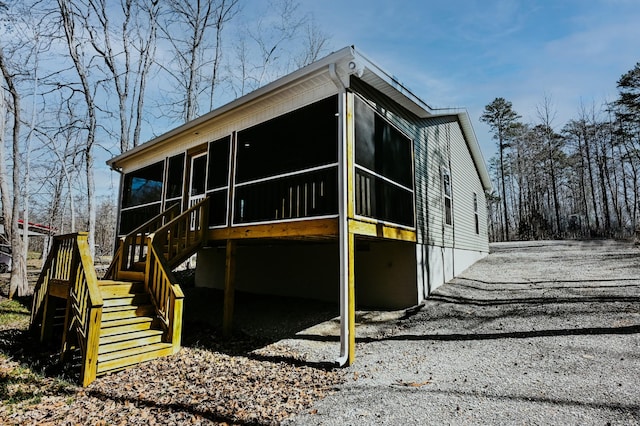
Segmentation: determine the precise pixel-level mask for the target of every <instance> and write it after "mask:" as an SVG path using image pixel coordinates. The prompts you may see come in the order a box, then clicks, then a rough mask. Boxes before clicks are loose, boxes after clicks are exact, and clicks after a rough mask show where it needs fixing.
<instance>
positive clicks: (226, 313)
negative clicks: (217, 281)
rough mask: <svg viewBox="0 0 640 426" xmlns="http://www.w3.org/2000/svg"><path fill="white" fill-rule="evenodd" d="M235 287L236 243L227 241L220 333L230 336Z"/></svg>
mask: <svg viewBox="0 0 640 426" xmlns="http://www.w3.org/2000/svg"><path fill="white" fill-rule="evenodd" d="M235 287H236V241H235V240H227V250H226V260H225V267H224V307H223V314H222V333H223V335H224V337H230V336H231V330H232V329H233V306H234V303H235Z"/></svg>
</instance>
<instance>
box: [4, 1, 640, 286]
mask: <svg viewBox="0 0 640 426" xmlns="http://www.w3.org/2000/svg"><path fill="white" fill-rule="evenodd" d="M303 9H304V8H303V7H302V6H301V4H300V3H299V2H298V1H296V0H273V1H269V2H250V1H248V0H196V1H186V2H185V1H182V0H111V1H109V0H25V1H19V0H0V71H1V75H0V87H1V88H2V91H0V194H1V203H2V217H3V219H4V224H5V226H4V231H5V232H4V233H5V235H4V239H5V240H6V241H5V243H6V244H8V245H10V246H12V248H13V253H14V265H13V272H12V285H11V288H12V290H13V291H16V292H17V294H20V293H22V292H24V291H26V288H25V287H24V285H25V283H26V280H25V279H24V276H25V275H24V274H25V273H26V263H25V259H26V255H27V251H28V250H29V248H28V239H27V238H26V236H25V235H24V234H23V233H22V232H21V230H20V228H19V225H18V221H19V220H23V221H24V222H25V223H27V222H36V223H41V224H44V225H47V226H50V227H52V228H54V229H55V230H56V232H57V233H68V232H75V231H79V230H87V231H89V235H90V239H91V240H90V245H91V247H92V249H93V252H94V254H95V255H103V254H109V253H110V252H111V251H112V249H113V241H114V229H115V223H116V217H115V213H116V208H115V204H116V201H115V195H116V194H117V191H118V184H119V182H118V179H117V175H116V174H114V173H112V172H110V171H109V170H108V169H107V167H106V166H105V165H104V160H106V159H108V158H110V157H113V156H115V155H117V154H120V153H121V152H124V151H127V150H128V149H131V148H132V147H135V146H137V145H138V144H140V143H143V142H144V141H146V140H149V139H151V138H153V137H154V136H157V135H158V134H161V133H163V132H164V131H166V130H169V129H171V128H173V127H176V126H178V125H180V124H182V123H184V122H186V121H189V120H191V119H193V118H196V117H197V116H199V115H201V114H204V113H206V112H208V111H210V110H211V109H213V108H215V107H217V106H220V105H222V104H224V103H226V102H228V101H230V100H233V99H235V98H237V97H239V96H241V95H243V94H246V93H248V92H250V91H252V90H254V89H256V88H258V87H260V86H262V85H264V84H266V83H268V82H270V81H273V80H274V79H275V78H277V77H280V76H282V75H284V74H286V73H288V72H291V71H293V70H295V69H297V68H300V67H301V66H304V65H306V64H308V63H310V62H313V61H314V60H315V59H318V58H319V57H321V56H324V55H325V54H327V53H329V52H330V51H332V50H335V49H334V48H335V46H333V44H332V42H331V37H330V35H329V34H327V33H326V32H324V31H323V29H322V28H321V27H320V25H319V24H318V23H317V21H316V20H315V18H314V16H313V15H312V14H310V13H307V12H305V11H304V10H303ZM338 47H342V46H338ZM611 84H612V85H617V88H618V96H617V98H616V99H615V100H612V101H608V102H604V103H602V104H601V105H596V104H591V105H587V104H584V105H582V104H581V105H576V111H578V113H577V115H576V116H575V117H574V118H571V119H569V120H567V121H566V123H565V124H563V125H561V126H560V127H558V123H557V119H556V110H555V106H554V99H553V98H552V97H551V96H550V95H543V96H542V97H541V98H542V99H541V101H540V102H539V104H538V105H536V107H535V110H536V114H535V115H536V117H535V118H534V119H533V120H530V121H531V122H525V121H523V120H522V117H521V116H520V115H519V114H518V112H517V107H514V106H513V105H512V104H511V102H510V101H509V100H507V99H504V98H500V97H497V98H495V99H494V100H493V101H492V102H490V103H488V104H487V106H486V107H485V109H484V111H483V114H482V116H481V122H480V123H484V124H486V125H488V126H489V128H490V129H491V132H492V136H494V139H495V143H496V155H495V156H493V157H491V158H490V159H489V161H488V164H489V168H490V172H491V176H492V181H493V190H492V191H491V192H490V193H488V194H487V195H488V208H489V231H490V239H491V240H492V241H499V240H509V239H542V238H584V237H609V236H613V237H628V236H631V235H632V234H633V233H634V231H635V230H636V228H637V224H638V215H639V207H640V200H639V197H638V185H639V184H640V176H639V173H640V65H636V66H635V67H634V68H633V69H631V70H629V71H628V72H627V73H625V74H624V75H621V76H620V79H619V80H618V81H617V82H611ZM489 101H490V100H487V102H489ZM480 123H478V124H479V125H480ZM33 248H35V249H37V250H41V251H46V247H32V249H33Z"/></svg>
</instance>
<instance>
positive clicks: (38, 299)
mask: <svg viewBox="0 0 640 426" xmlns="http://www.w3.org/2000/svg"><path fill="white" fill-rule="evenodd" d="M77 236H78V234H68V235H56V236H54V237H53V242H52V245H51V250H50V251H49V255H48V256H47V260H46V261H45V262H44V265H43V266H42V271H41V272H40V276H39V277H38V281H37V282H36V285H35V288H34V292H33V301H32V304H31V321H30V328H31V330H35V329H36V327H37V326H38V325H39V322H40V321H42V324H41V325H42V327H41V333H40V340H43V339H44V335H45V329H46V324H44V321H45V319H44V317H43V314H44V312H43V311H44V308H45V302H46V295H47V293H48V290H49V283H50V282H51V281H52V280H55V281H58V282H69V281H70V279H71V270H72V266H73V265H72V264H73V260H74V259H73V248H74V245H75V240H76V238H77Z"/></svg>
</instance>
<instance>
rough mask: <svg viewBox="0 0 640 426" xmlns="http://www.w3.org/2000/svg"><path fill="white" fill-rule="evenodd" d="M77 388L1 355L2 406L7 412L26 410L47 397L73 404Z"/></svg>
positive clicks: (0, 402) (0, 401)
mask: <svg viewBox="0 0 640 426" xmlns="http://www.w3.org/2000/svg"><path fill="white" fill-rule="evenodd" d="M74 394H75V387H74V385H73V384H71V383H69V382H67V381H65V380H60V379H59V378H50V377H43V376H41V375H39V374H36V373H34V372H33V371H32V370H31V369H29V368H27V367H24V366H22V365H20V364H19V363H18V362H16V361H13V360H11V359H10V358H9V357H7V356H6V355H4V354H2V353H0V405H1V406H4V409H0V413H1V412H2V411H5V412H9V413H11V412H13V411H14V410H15V409H18V408H20V409H24V408H26V407H29V406H33V405H37V404H40V403H41V402H42V398H43V397H45V396H52V395H53V396H61V397H63V398H65V401H66V403H67V405H69V404H70V403H72V402H73V400H74Z"/></svg>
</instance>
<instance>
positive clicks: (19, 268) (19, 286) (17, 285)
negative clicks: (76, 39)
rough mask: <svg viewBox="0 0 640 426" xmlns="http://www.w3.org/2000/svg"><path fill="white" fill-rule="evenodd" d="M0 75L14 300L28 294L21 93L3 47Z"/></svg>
mask: <svg viewBox="0 0 640 426" xmlns="http://www.w3.org/2000/svg"><path fill="white" fill-rule="evenodd" d="M0 72H1V73H2V77H3V79H4V82H5V84H6V87H7V91H8V92H9V95H10V97H11V103H10V107H11V111H12V113H13V123H12V134H11V142H12V151H13V172H12V177H13V179H12V181H13V185H12V186H13V191H12V194H13V200H12V203H11V206H12V207H11V213H10V216H5V228H6V227H7V225H9V229H10V231H9V239H10V241H11V248H12V252H13V260H12V266H11V282H10V284H9V299H11V298H13V297H14V296H18V297H21V296H25V295H26V294H27V292H28V290H29V283H28V282H27V264H26V259H25V257H24V255H23V249H22V239H21V238H20V229H19V225H18V218H19V216H20V205H21V191H20V184H21V181H20V124H21V121H20V112H21V111H20V108H21V106H20V99H21V97H20V93H19V92H18V89H17V87H16V83H15V78H14V74H13V73H12V72H10V71H9V65H8V64H7V59H6V57H5V54H4V50H3V48H2V46H0Z"/></svg>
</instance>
